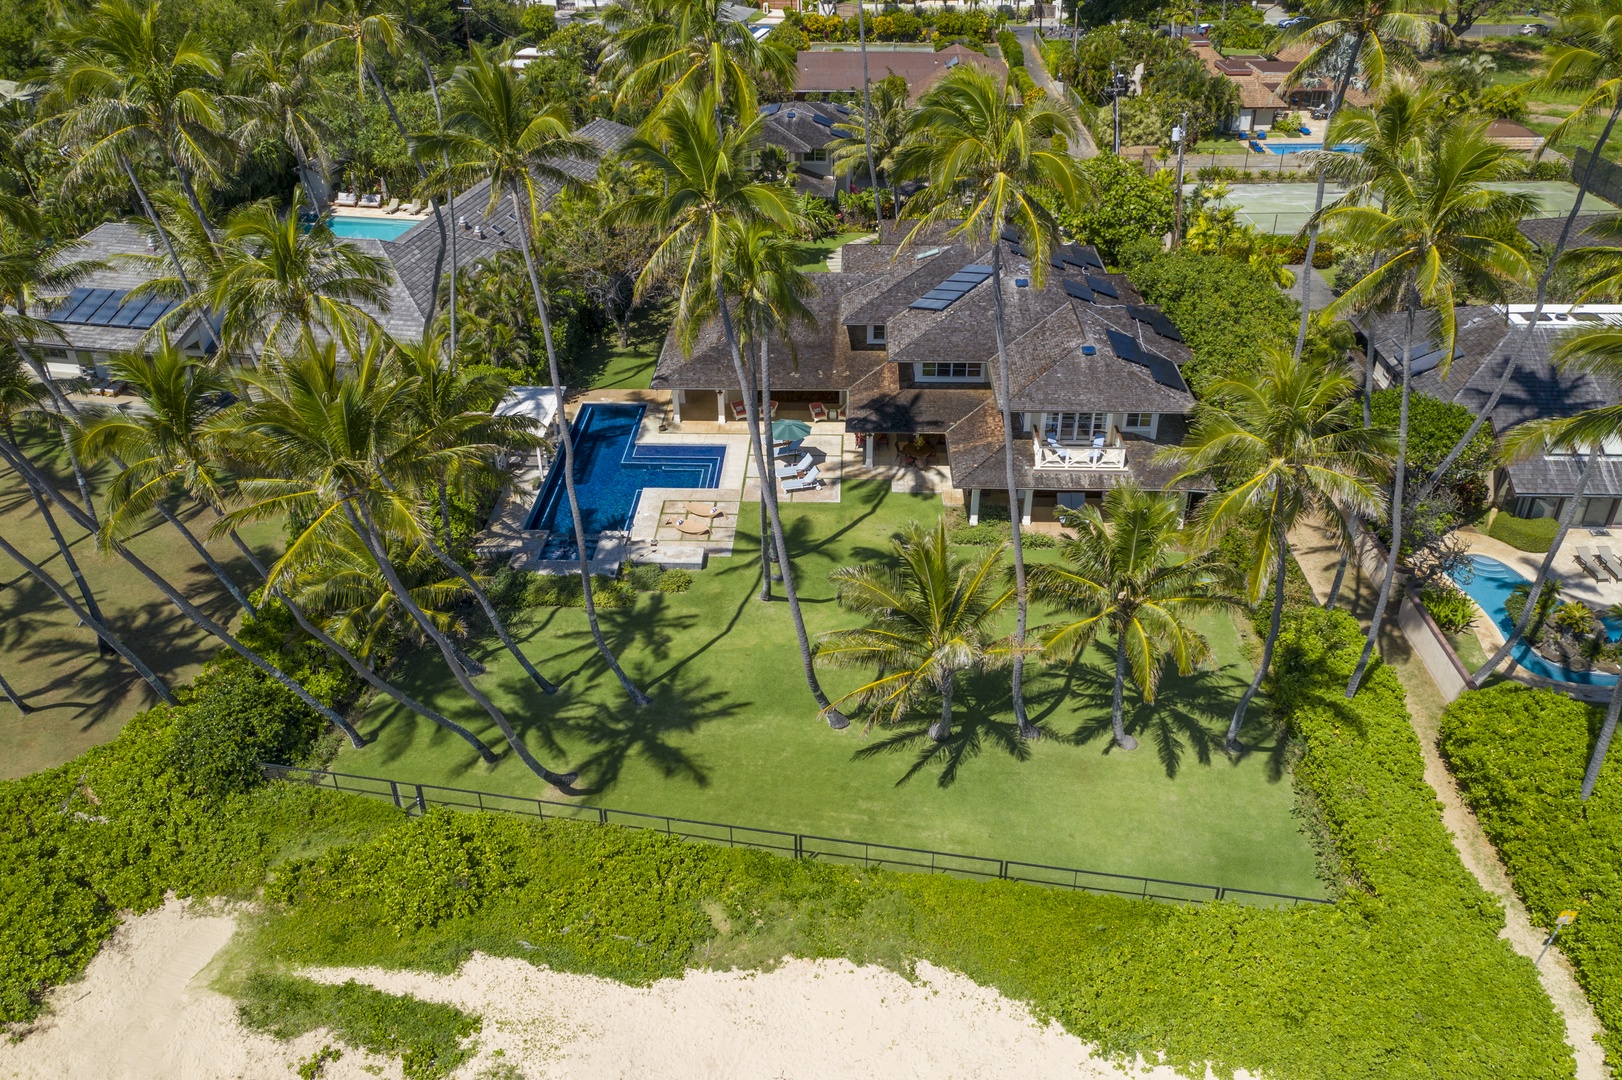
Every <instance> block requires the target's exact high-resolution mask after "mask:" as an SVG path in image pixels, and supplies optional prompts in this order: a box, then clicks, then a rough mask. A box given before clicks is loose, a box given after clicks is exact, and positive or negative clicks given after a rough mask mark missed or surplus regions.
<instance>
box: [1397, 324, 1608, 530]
mask: <svg viewBox="0 0 1622 1080" xmlns="http://www.w3.org/2000/svg"><path fill="white" fill-rule="evenodd" d="M1532 310H1533V307H1532V305H1530V304H1511V305H1508V306H1507V307H1503V306H1495V307H1487V306H1469V307H1463V306H1461V307H1458V308H1455V309H1454V318H1455V319H1456V320H1457V327H1458V329H1457V341H1456V344H1455V347H1454V356H1453V362H1452V364H1451V365H1450V366H1448V369H1447V372H1446V374H1445V375H1444V374H1443V371H1442V367H1443V365H1442V359H1443V353H1442V350H1441V349H1440V348H1438V347H1437V346H1436V344H1435V341H1434V331H1433V330H1432V329H1431V328H1432V327H1433V326H1434V320H1431V319H1429V318H1426V319H1425V321H1424V322H1422V323H1421V324H1420V327H1419V330H1418V331H1417V335H1416V342H1417V343H1416V344H1415V345H1414V347H1413V350H1414V351H1413V356H1414V359H1413V361H1412V363H1413V386H1414V389H1415V390H1416V391H1418V392H1421V393H1426V394H1430V395H1432V396H1433V397H1438V398H1441V399H1442V400H1444V401H1451V402H1454V403H1456V404H1459V405H1463V406H1464V407H1465V408H1467V409H1469V410H1470V411H1471V412H1472V413H1477V414H1479V412H1480V410H1481V409H1482V408H1483V407H1484V406H1485V405H1486V403H1487V399H1488V398H1490V397H1491V396H1492V391H1493V388H1494V387H1495V386H1497V385H1498V381H1499V379H1500V378H1501V377H1502V375H1503V372H1504V364H1505V361H1506V360H1508V358H1509V357H1510V356H1512V355H1513V356H1514V357H1516V365H1515V374H1514V377H1513V378H1512V379H1511V380H1510V383H1509V385H1508V386H1507V387H1506V388H1505V390H1504V393H1503V395H1502V396H1501V397H1500V398H1499V401H1498V404H1497V406H1495V407H1494V409H1493V411H1492V416H1491V418H1490V420H1491V424H1492V429H1493V430H1494V431H1495V432H1497V433H1498V434H1500V435H1502V434H1503V433H1505V432H1507V431H1509V430H1510V429H1511V428H1514V427H1516V426H1518V425H1520V424H1524V423H1527V422H1528V421H1532V420H1543V419H1550V418H1555V417H1564V416H1571V415H1573V414H1575V413H1579V412H1582V411H1584V410H1586V409H1593V408H1597V407H1600V406H1604V405H1615V404H1618V403H1619V402H1622V393H1619V388H1618V387H1616V386H1613V385H1611V384H1610V383H1608V382H1606V381H1604V380H1601V379H1599V378H1596V377H1595V376H1593V375H1590V374H1588V373H1587V372H1583V371H1578V370H1576V369H1575V368H1571V367H1567V368H1565V369H1561V368H1558V367H1556V366H1555V365H1554V363H1553V362H1552V361H1551V359H1550V356H1551V354H1552V352H1553V349H1554V345H1555V343H1556V341H1557V340H1558V338H1559V336H1560V335H1561V333H1563V332H1565V331H1568V330H1571V329H1573V328H1576V327H1580V326H1593V325H1613V326H1622V306H1616V305H1584V306H1580V307H1572V306H1569V305H1550V306H1548V307H1546V308H1545V309H1544V312H1543V314H1542V315H1541V316H1540V318H1539V320H1538V322H1537V324H1536V325H1535V326H1533V327H1531V328H1530V333H1528V329H1529V323H1528V320H1529V319H1530V318H1531V315H1532ZM1406 325H1407V322H1406V316H1404V315H1400V314H1394V315H1387V316H1385V317H1383V318H1382V319H1380V320H1379V321H1378V322H1376V324H1375V327H1374V331H1373V335H1372V336H1373V340H1372V342H1370V343H1369V344H1370V346H1371V350H1370V351H1371V355H1372V356H1373V357H1374V361H1375V369H1374V378H1375V383H1376V384H1377V385H1379V386H1382V387H1384V386H1394V385H1397V384H1398V382H1399V381H1400V379H1401V377H1402V361H1403V353H1404V350H1405V343H1406V336H1407V335H1406ZM1583 460H1584V456H1583V455H1581V454H1570V453H1559V454H1536V455H1533V456H1532V457H1529V458H1526V459H1524V460H1521V461H1517V462H1514V463H1511V464H1508V465H1503V466H1500V467H1499V468H1497V469H1496V470H1495V471H1494V473H1493V475H1492V477H1491V498H1492V501H1493V503H1494V504H1495V505H1497V506H1499V507H1501V508H1502V509H1504V510H1508V511H1509V512H1510V513H1512V514H1514V515H1515V516H1517V517H1527V518H1539V517H1558V516H1559V515H1560V514H1561V513H1563V512H1564V510H1565V507H1566V503H1567V500H1569V499H1570V498H1571V497H1572V496H1573V494H1574V493H1575V492H1576V490H1577V477H1578V474H1579V473H1580V472H1581V471H1582V467H1583ZM1576 522H1577V524H1579V525H1581V526H1583V527H1585V528H1604V527H1607V526H1610V525H1614V524H1617V523H1619V522H1622V446H1610V445H1607V446H1605V447H1603V448H1602V456H1601V458H1600V460H1599V463H1598V466H1597V468H1596V469H1595V470H1594V472H1593V474H1592V475H1591V476H1590V478H1589V481H1588V485H1587V488H1586V489H1585V491H1584V497H1583V503H1582V506H1581V507H1579V508H1578V516H1577V518H1576Z"/></svg>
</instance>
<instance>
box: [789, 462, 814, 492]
mask: <svg viewBox="0 0 1622 1080" xmlns="http://www.w3.org/2000/svg"><path fill="white" fill-rule="evenodd" d="M820 487H822V477H821V476H819V475H818V474H817V467H816V466H815V465H813V466H811V471H810V472H808V473H806V474H805V475H804V476H802V477H800V478H799V479H798V480H784V481H783V494H785V495H792V494H794V493H795V492H796V491H816V490H817V489H818V488H820Z"/></svg>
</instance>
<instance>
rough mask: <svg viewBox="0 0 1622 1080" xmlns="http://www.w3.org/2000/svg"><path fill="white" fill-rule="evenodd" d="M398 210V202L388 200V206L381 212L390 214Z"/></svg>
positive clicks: (397, 200) (396, 200)
mask: <svg viewBox="0 0 1622 1080" xmlns="http://www.w3.org/2000/svg"><path fill="white" fill-rule="evenodd" d="M398 209H400V200H399V199H390V200H389V203H388V205H387V206H385V207H384V208H383V212H384V213H385V214H392V213H394V212H395V211H396V210H398Z"/></svg>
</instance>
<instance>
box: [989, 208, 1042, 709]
mask: <svg viewBox="0 0 1622 1080" xmlns="http://www.w3.org/2000/svg"><path fill="white" fill-rule="evenodd" d="M991 288H992V293H991V295H992V297H993V298H994V299H995V301H996V317H995V319H994V320H993V322H994V324H995V326H996V330H997V383H998V388H999V393H998V397H999V398H1000V399H1001V400H1000V401H999V402H998V405H999V406H1000V407H1001V408H1002V448H1003V466H1004V470H1005V471H1004V478H1005V480H1006V481H1007V484H1008V519H1009V522H1010V524H1011V525H1012V526H1013V534H1014V610H1015V619H1014V649H1015V652H1014V664H1013V668H1014V675H1013V679H1012V680H1011V683H1010V685H1011V687H1012V691H1013V699H1014V721H1015V723H1017V724H1018V725H1019V735H1020V738H1022V739H1034V738H1037V737H1038V736H1040V735H1041V732H1040V731H1039V730H1038V729H1037V727H1036V725H1035V724H1033V723H1031V721H1030V718H1029V717H1027V716H1026V715H1025V624H1026V620H1027V618H1028V614H1029V607H1030V596H1029V593H1028V591H1027V589H1026V587H1025V543H1024V541H1023V540H1021V539H1020V506H1019V488H1018V487H1017V486H1016V484H1015V481H1014V412H1013V403H1014V398H1013V389H1012V388H1011V387H1010V385H1009V382H1008V349H1007V345H1006V343H1005V341H1004V333H1003V314H1002V236H1001V234H1000V233H999V232H996V231H993V232H992V234H991Z"/></svg>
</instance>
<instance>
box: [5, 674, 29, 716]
mask: <svg viewBox="0 0 1622 1080" xmlns="http://www.w3.org/2000/svg"><path fill="white" fill-rule="evenodd" d="M0 694H4V695H5V696H6V700H7V701H9V702H11V703H12V704H13V705H15V706H16V707H17V711H18V712H20V713H22V714H23V715H24V716H27V715H28V714H29V713H31V712H33V711H34V708H33V706H31V705H29V704H28V702H26V701H24V700H23V699H22V696H21V695H19V694H18V693H17V691H15V690H13V689H12V688H11V684H10V683H8V682H6V677H5V676H4V675H0Z"/></svg>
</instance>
